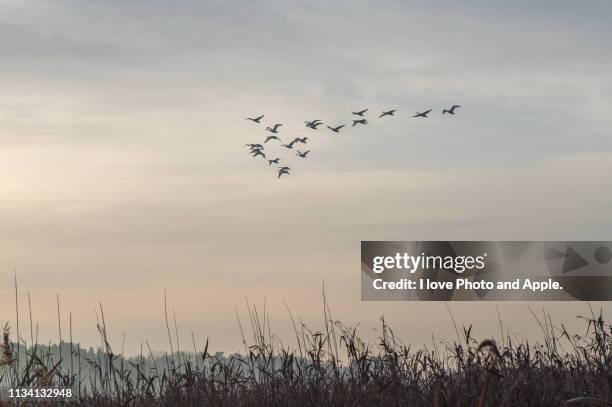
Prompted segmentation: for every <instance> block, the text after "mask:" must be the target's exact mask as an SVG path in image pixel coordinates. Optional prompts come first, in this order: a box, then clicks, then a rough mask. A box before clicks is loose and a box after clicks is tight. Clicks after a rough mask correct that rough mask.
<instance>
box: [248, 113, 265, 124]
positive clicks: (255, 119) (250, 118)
mask: <svg viewBox="0 0 612 407" xmlns="http://www.w3.org/2000/svg"><path fill="white" fill-rule="evenodd" d="M263 117H264V115H263V114H262V115H261V116H259V117H254V118H252V117H247V118H246V120H250V121H252V122H255V123H260V120H261V119H263Z"/></svg>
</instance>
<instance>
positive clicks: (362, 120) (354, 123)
mask: <svg viewBox="0 0 612 407" xmlns="http://www.w3.org/2000/svg"><path fill="white" fill-rule="evenodd" d="M357 124H368V121H367V120H366V119H359V120H353V126H352V127H355V125H357Z"/></svg>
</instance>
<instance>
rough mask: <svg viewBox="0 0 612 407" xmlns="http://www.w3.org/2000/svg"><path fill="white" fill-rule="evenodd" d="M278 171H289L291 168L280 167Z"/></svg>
mask: <svg viewBox="0 0 612 407" xmlns="http://www.w3.org/2000/svg"><path fill="white" fill-rule="evenodd" d="M278 170H279V171H281V170H283V171H291V168H289V167H280V168H279V169H278Z"/></svg>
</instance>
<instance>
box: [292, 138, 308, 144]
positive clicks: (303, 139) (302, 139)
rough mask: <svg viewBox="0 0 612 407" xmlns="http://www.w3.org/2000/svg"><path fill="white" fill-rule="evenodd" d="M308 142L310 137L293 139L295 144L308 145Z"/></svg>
mask: <svg viewBox="0 0 612 407" xmlns="http://www.w3.org/2000/svg"><path fill="white" fill-rule="evenodd" d="M307 141H308V137H302V138H299V137H296V138H294V139H293V142H294V143H302V144H306V142H307Z"/></svg>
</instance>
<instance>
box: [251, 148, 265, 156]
mask: <svg viewBox="0 0 612 407" xmlns="http://www.w3.org/2000/svg"><path fill="white" fill-rule="evenodd" d="M251 154H253V158H255V157H257V156H258V155H260V156H262V157H263V158H266V155H265V154H264V153H263V151H262V150H261V149H257V150H252V151H251Z"/></svg>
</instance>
